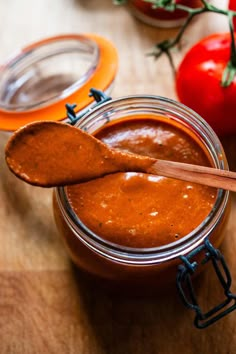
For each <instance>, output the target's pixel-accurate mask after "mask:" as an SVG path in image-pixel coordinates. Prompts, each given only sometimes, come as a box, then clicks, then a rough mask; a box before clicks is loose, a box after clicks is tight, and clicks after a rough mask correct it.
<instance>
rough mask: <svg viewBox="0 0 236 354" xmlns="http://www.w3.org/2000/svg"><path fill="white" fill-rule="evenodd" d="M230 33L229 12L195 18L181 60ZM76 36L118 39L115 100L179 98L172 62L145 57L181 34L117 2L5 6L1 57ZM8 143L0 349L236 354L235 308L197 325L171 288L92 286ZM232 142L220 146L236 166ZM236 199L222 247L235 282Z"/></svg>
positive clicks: (205, 295) (0, 142)
mask: <svg viewBox="0 0 236 354" xmlns="http://www.w3.org/2000/svg"><path fill="white" fill-rule="evenodd" d="M216 3H218V4H221V5H223V3H224V4H225V3H226V2H225V1H217V2H216ZM224 30H225V21H224V18H222V16H212V15H209V14H207V15H204V16H203V17H201V18H198V19H197V20H196V21H194V23H193V24H192V25H191V28H190V29H189V30H188V32H187V33H186V37H185V40H184V41H183V43H182V46H181V48H180V50H178V51H175V52H174V59H175V62H176V63H178V62H179V61H180V60H181V58H182V56H183V54H184V53H185V52H186V50H187V49H188V48H189V47H190V46H191V45H192V44H193V43H194V42H196V41H197V40H198V39H199V38H201V37H203V36H204V35H206V34H209V33H211V32H216V31H224ZM69 32H96V33H98V34H101V35H104V36H105V37H107V38H109V39H110V40H112V41H113V42H114V44H115V45H116V47H117V48H118V51H119V57H120V59H119V60H120V65H119V72H118V76H117V79H116V82H115V87H114V90H113V96H114V97H118V96H122V95H127V94H135V93H150V94H156V95H163V96H167V97H170V98H176V96H175V91H174V80H173V77H172V73H171V70H170V67H169V65H168V62H167V59H166V58H164V57H163V58H161V59H160V60H159V61H156V62H154V61H153V59H151V58H149V57H147V56H146V55H145V54H146V53H147V52H148V51H149V50H150V48H151V47H152V46H153V45H154V43H156V41H159V40H160V39H163V38H166V37H170V36H173V35H174V33H175V32H176V30H161V29H154V28H151V27H148V26H146V25H144V24H142V23H140V22H138V21H136V20H135V19H134V18H133V17H132V16H131V15H130V14H129V13H128V12H127V11H126V9H125V8H123V7H119V8H114V6H113V5H112V3H111V1H110V0H101V1H95V0H90V1H86V0H50V2H49V1H47V0H41V1H37V2H36V1H35V2H32V1H29V0H21V1H17V0H9V1H1V2H0V33H1V61H3V60H5V58H7V57H8V56H9V55H10V54H11V53H12V52H14V51H15V50H16V48H19V47H22V46H24V45H26V44H28V43H30V42H33V41H36V40H38V39H40V38H43V37H47V36H50V35H54V34H58V33H69ZM7 139H8V136H7V134H6V133H0V166H1V169H0V243H1V247H0V354H41V353H63V354H64V353H65V354H67V353H68V354H74V353H80V354H143V353H148V354H173V353H181V352H182V353H185V354H200V353H204V354H208V353H211V354H235V352H236V313H232V314H230V315H229V316H228V317H227V318H225V319H224V320H222V321H220V322H218V323H217V324H215V325H214V326H212V327H211V328H208V329H206V330H204V331H199V330H196V329H195V328H194V327H193V326H192V320H193V314H192V313H191V312H190V311H188V310H186V309H185V308H183V306H182V304H181V303H180V301H179V299H178V297H177V296H176V293H175V291H174V290H172V291H170V292H168V293H167V294H165V295H162V296H161V295H160V296H158V297H154V298H137V297H135V294H134V296H133V297H129V298H128V297H127V298H125V297H124V298H121V297H118V296H115V295H114V294H113V295H111V294H107V293H103V292H102V291H100V290H99V288H97V287H94V286H92V285H91V284H87V283H86V282H85V281H84V280H83V279H82V277H81V275H80V274H79V273H78V272H77V271H76V270H75V268H74V267H73V266H72V264H71V262H70V261H69V259H68V256H67V254H66V253H65V250H64V247H63V245H62V243H61V241H60V239H59V237H58V234H57V231H56V228H55V225H54V220H53V215H52V209H51V191H50V190H43V189H41V188H35V187H31V186H28V185H25V184H24V183H22V182H21V181H18V180H16V178H15V177H14V176H13V175H11V174H10V172H9V171H8V169H7V167H6V165H5V161H4V153H3V149H4V146H5V143H6V141H7ZM235 141H236V139H235V137H232V138H230V139H229V138H228V139H225V141H224V142H223V143H224V146H225V149H226V152H227V156H228V158H229V162H230V165H231V168H232V169H234V170H236V160H235V159H236V158H235V148H236V143H235ZM235 198H236V197H235V195H233V203H232V212H231V216H230V222H229V226H228V230H227V232H226V237H225V241H224V243H223V246H222V250H223V252H224V254H225V257H226V259H227V261H228V263H229V265H230V267H231V271H232V276H233V278H234V280H235V283H236V258H235V252H236V238H235V232H236V227H235V215H236V199H235ZM217 284H218V283H217V281H216V279H215V277H214V276H212V273H211V270H210V269H208V270H206V272H204V273H203V274H202V275H201V276H200V277H199V278H198V280H196V283H195V285H196V288H197V293H198V296H199V299H200V302H201V304H202V305H203V307H204V308H206V307H208V306H210V304H211V303H212V302H215V300H216V299H218V298H219V297H221V291H220V289H219V287H218V285H217ZM233 290H234V291H236V288H235V286H234V287H233Z"/></svg>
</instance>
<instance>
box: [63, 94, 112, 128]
mask: <svg viewBox="0 0 236 354" xmlns="http://www.w3.org/2000/svg"><path fill="white" fill-rule="evenodd" d="M89 96H90V97H93V98H94V99H95V101H96V103H95V104H94V105H93V106H92V107H90V109H88V110H87V111H85V112H82V113H80V114H79V115H77V114H76V113H75V108H76V104H69V103H67V104H66V112H67V118H68V119H69V122H70V124H71V125H75V124H76V123H77V122H78V120H79V119H80V118H82V117H83V116H84V115H85V114H86V113H87V112H88V111H89V110H91V109H94V108H95V107H97V106H99V105H100V104H102V103H104V102H107V101H109V100H111V97H110V96H108V95H107V94H105V93H104V92H103V91H101V90H97V89H95V88H91V89H90V93H89Z"/></svg>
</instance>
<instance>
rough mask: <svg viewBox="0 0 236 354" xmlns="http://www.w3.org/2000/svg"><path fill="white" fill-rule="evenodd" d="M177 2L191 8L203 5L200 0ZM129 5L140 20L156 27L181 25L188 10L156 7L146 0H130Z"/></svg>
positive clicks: (181, 0) (180, 0)
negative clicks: (170, 9)
mask: <svg viewBox="0 0 236 354" xmlns="http://www.w3.org/2000/svg"><path fill="white" fill-rule="evenodd" d="M176 3H177V4H180V5H184V6H187V7H190V8H193V9H194V8H198V7H201V6H202V2H201V1H200V0H177V1H176ZM128 5H129V8H130V11H131V13H132V14H133V15H134V16H135V17H136V18H137V19H139V20H140V21H142V22H144V23H146V24H148V25H151V26H155V27H162V28H172V27H178V26H181V25H182V24H183V23H184V21H185V20H186V18H187V17H188V12H186V11H184V10H180V9H176V10H174V11H168V10H165V9H161V8H155V7H154V5H153V3H150V2H148V1H145V0H130V1H128Z"/></svg>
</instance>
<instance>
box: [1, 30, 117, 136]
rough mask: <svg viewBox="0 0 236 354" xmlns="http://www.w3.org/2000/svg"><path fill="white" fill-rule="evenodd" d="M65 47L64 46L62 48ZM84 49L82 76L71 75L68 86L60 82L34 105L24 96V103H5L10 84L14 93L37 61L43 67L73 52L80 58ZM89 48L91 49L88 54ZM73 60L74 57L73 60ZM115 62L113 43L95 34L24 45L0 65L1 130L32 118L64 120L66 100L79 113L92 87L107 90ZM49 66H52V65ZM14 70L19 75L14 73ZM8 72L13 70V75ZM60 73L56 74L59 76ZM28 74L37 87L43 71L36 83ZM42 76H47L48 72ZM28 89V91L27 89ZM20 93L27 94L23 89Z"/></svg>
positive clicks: (18, 125) (89, 98) (84, 105)
mask: <svg viewBox="0 0 236 354" xmlns="http://www.w3.org/2000/svg"><path fill="white" fill-rule="evenodd" d="M70 45H71V47H70ZM60 46H61V47H60ZM65 46H66V47H67V48H64V47H65ZM81 46H82V47H81ZM64 49H65V50H64ZM86 50H87V51H88V52H87V56H89V58H90V59H89V60H90V61H89V63H87V64H86V63H85V65H86V69H85V70H84V72H82V74H81V77H78V80H75V79H74V78H72V77H71V80H72V81H71V82H70V81H69V82H68V85H67V82H65V83H62V87H63V88H62V89H61V91H60V90H58V92H57V93H56V94H55V95H54V96H53V97H51V98H49V99H45V97H44V99H42V100H40V99H39V98H38V99H37V97H36V98H35V102H34V104H32V102H27V97H26V98H25V97H23V100H25V102H22V104H18V103H17V104H15V103H14V102H13V104H12V103H9V102H8V97H10V98H11V94H10V91H11V87H14V85H15V87H16V93H17V92H18V91H19V90H18V86H19V85H20V86H19V88H21V87H23V86H24V84H25V83H24V80H25V81H26V83H27V80H28V78H27V75H28V76H29V74H30V72H31V71H33V70H34V71H37V65H38V63H41V64H42V67H43V68H44V67H46V63H47V62H49V61H50V60H52V61H53V60H59V58H60V57H61V55H69V54H70V55H75V54H76V53H77V54H76V55H77V57H78V59H79V58H80V57H82V55H85V52H86ZM89 51H91V55H90V54H89ZM68 58H69V57H68ZM73 58H74V57H73ZM75 59H76V58H74V59H73V60H74V61H76V60H75ZM85 59H86V58H85ZM40 60H41V62H40ZM117 63H118V55H117V51H116V48H115V47H114V45H113V44H112V43H111V42H110V41H109V40H107V39H105V38H103V37H101V36H99V35H96V34H90V33H85V34H73V33H72V34H61V35H57V36H52V37H48V38H45V39H42V40H40V41H37V42H35V43H32V44H30V45H28V46H26V47H24V48H23V49H21V50H19V51H18V52H17V53H16V54H15V55H13V56H12V57H11V58H10V59H9V60H7V61H6V62H5V63H4V64H2V65H1V66H0V85H3V86H4V87H5V89H4V90H5V91H4V92H5V98H7V99H5V101H4V97H3V96H1V97H2V98H1V97H0V130H7V131H14V130H16V129H18V128H20V127H21V126H23V125H25V124H28V123H30V122H32V121H39V120H54V121H57V120H64V119H66V116H65V104H66V103H72V104H76V105H77V107H76V112H81V111H82V110H83V109H85V108H86V107H89V105H90V104H91V103H92V101H93V98H92V97H90V96H89V95H88V92H89V89H90V88H91V87H99V88H101V89H102V90H104V91H108V90H109V89H110V87H111V86H112V84H113V81H114V78H115V76H116V72H117ZM51 65H52V67H53V65H54V64H53V63H52V64H51ZM54 67H55V65H54ZM17 70H18V73H19V77H18V76H17V75H15V74H14V72H15V71H16V72H17ZM55 70H56V68H55ZM68 70H70V68H69V69H67V72H66V73H67V76H69V75H71V74H72V73H70V72H68ZM11 71H14V72H13V74H12V72H11ZM59 74H60V73H58V77H60V75H59ZM21 75H22V77H20V76H21ZM35 75H36V74H35ZM31 76H32V78H33V79H32V81H33V80H35V83H36V84H38V86H39V85H40V80H41V79H42V78H41V77H40V76H43V75H42V73H40V72H39V75H38V77H39V82H38V83H37V80H36V78H34V73H31ZM36 76H37V75H36ZM78 76H79V75H78ZM16 77H17V79H16ZM24 77H25V78H24ZM43 79H45V80H46V79H47V74H45V77H43ZM17 90H18V91H17ZM27 90H28V91H30V90H29V88H27ZM1 91H3V90H1ZM39 94H40V93H39ZM22 95H23V96H26V95H25V93H24V92H23V93H22ZM13 101H14V97H13Z"/></svg>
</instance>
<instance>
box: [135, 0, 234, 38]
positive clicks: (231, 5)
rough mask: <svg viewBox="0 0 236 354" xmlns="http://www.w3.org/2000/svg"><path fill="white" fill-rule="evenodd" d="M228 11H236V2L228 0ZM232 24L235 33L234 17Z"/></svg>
mask: <svg viewBox="0 0 236 354" xmlns="http://www.w3.org/2000/svg"><path fill="white" fill-rule="evenodd" d="M137 2H142V1H137ZM229 9H230V10H233V11H236V0H229ZM233 23H234V31H236V16H234V18H233Z"/></svg>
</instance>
